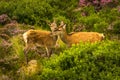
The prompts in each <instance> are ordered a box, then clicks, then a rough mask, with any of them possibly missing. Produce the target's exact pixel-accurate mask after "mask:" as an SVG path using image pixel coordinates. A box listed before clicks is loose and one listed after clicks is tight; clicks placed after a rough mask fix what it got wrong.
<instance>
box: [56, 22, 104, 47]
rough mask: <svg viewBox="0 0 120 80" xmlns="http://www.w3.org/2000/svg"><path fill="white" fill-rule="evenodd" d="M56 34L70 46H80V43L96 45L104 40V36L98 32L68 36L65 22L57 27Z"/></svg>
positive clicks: (77, 33)
mask: <svg viewBox="0 0 120 80" xmlns="http://www.w3.org/2000/svg"><path fill="white" fill-rule="evenodd" d="M55 33H56V34H57V35H58V36H59V37H60V38H61V40H62V41H63V42H64V43H66V44H67V45H68V46H71V45H72V44H78V43H79V42H80V41H82V42H91V43H94V42H99V41H101V40H103V39H104V35H103V34H101V33H98V32H73V33H71V34H67V32H66V24H64V22H63V21H61V24H60V26H58V27H57V30H56V31H55Z"/></svg>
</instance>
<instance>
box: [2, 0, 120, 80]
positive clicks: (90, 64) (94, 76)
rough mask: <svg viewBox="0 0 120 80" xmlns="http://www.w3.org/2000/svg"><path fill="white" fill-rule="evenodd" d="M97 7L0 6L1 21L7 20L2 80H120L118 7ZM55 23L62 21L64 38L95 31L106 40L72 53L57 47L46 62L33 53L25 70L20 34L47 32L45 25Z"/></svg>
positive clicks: (58, 2) (18, 0) (78, 3)
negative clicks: (76, 32) (65, 33)
mask: <svg viewBox="0 0 120 80" xmlns="http://www.w3.org/2000/svg"><path fill="white" fill-rule="evenodd" d="M82 1H83V3H82ZM95 1H96V0H95ZM98 1H99V2H98V3H100V5H96V3H94V2H92V1H89V0H86V2H84V0H0V15H2V14H7V15H8V16H7V17H6V15H4V16H0V79H2V80H119V79H120V21H119V19H120V6H119V5H120V2H119V0H109V1H111V2H104V4H103V3H102V2H100V1H101V0H98ZM103 1H104V0H103ZM116 1H118V2H116ZM53 19H55V20H56V21H57V24H58V25H59V24H60V21H64V23H66V25H67V26H66V28H67V32H68V33H69V32H72V31H96V32H100V33H103V34H104V35H105V39H104V40H103V41H102V42H98V43H92V44H91V43H82V42H81V43H80V44H78V45H73V46H72V47H70V48H67V47H66V45H65V44H64V43H63V42H62V41H59V43H60V45H61V46H60V48H57V49H55V50H54V52H53V54H52V56H51V57H50V58H46V57H42V56H40V55H39V54H37V53H36V52H35V51H32V50H31V51H30V52H29V54H28V60H29V61H32V60H33V61H34V62H35V63H34V62H33V63H32V64H34V65H32V66H31V64H30V63H29V64H28V65H26V64H25V56H24V52H23V49H24V46H25V44H24V42H23V38H22V34H23V32H24V30H25V31H26V30H28V29H30V28H35V29H45V30H50V28H49V25H48V22H52V21H53ZM5 20H8V21H5ZM14 20H15V21H16V23H15V22H14ZM12 21H13V22H12ZM43 52H45V51H43ZM36 61H37V62H36Z"/></svg>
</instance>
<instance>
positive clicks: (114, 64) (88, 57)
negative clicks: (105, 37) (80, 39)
mask: <svg viewBox="0 0 120 80" xmlns="http://www.w3.org/2000/svg"><path fill="white" fill-rule="evenodd" d="M119 53H120V43H119V42H118V41H103V42H100V43H95V44H90V43H87V44H83V43H80V44H79V45H77V46H73V47H72V48H70V49H68V50H65V51H64V52H63V53H60V55H59V56H55V57H52V58H51V59H50V60H49V61H46V63H44V69H43V72H42V74H41V75H40V78H41V79H42V80H51V79H55V80H87V79H88V80H98V79H99V80H113V79H115V80H118V79H119V78H120V74H119V73H120V65H119V63H120V54H119Z"/></svg>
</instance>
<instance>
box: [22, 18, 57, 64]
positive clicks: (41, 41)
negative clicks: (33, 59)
mask: <svg viewBox="0 0 120 80" xmlns="http://www.w3.org/2000/svg"><path fill="white" fill-rule="evenodd" d="M49 26H50V27H51V31H45V30H28V31H27V32H25V33H24V34H23V39H24V42H25V48H24V54H25V58H26V61H27V62H28V60H27V53H28V52H29V51H30V50H31V49H34V50H36V51H37V52H39V50H37V47H42V48H45V49H46V53H47V56H48V57H50V55H51V49H52V48H54V47H55V46H56V44H57V43H56V41H57V38H58V36H57V35H54V31H55V28H56V27H57V25H56V23H55V20H54V21H53V23H51V24H49ZM52 27H54V29H52Z"/></svg>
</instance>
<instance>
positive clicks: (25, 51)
mask: <svg viewBox="0 0 120 80" xmlns="http://www.w3.org/2000/svg"><path fill="white" fill-rule="evenodd" d="M29 50H30V48H29V47H25V48H24V55H25V61H26V63H27V64H28V58H27V54H28V52H29Z"/></svg>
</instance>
